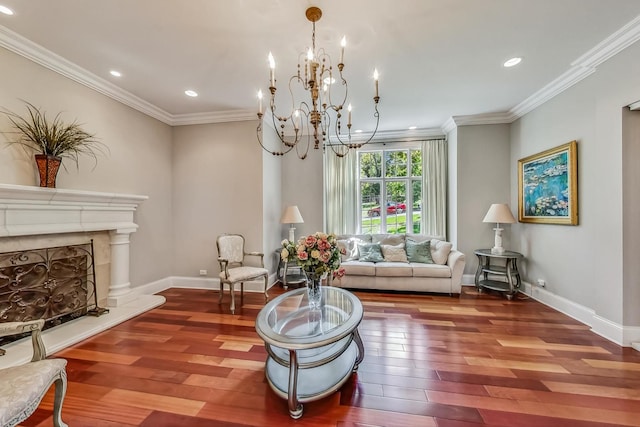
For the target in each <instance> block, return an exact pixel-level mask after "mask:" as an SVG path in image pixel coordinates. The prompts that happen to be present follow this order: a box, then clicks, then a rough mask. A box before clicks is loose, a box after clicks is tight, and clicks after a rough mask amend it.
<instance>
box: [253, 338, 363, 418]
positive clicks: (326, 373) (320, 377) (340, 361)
mask: <svg viewBox="0 0 640 427" xmlns="http://www.w3.org/2000/svg"><path fill="white" fill-rule="evenodd" d="M357 359H358V346H357V345H356V342H355V341H352V342H351V344H349V347H348V348H347V349H346V350H345V351H344V352H343V353H342V354H341V355H339V356H338V357H337V358H335V359H333V360H332V361H330V362H328V363H325V364H323V365H320V366H315V367H311V368H298V370H297V381H296V388H297V390H296V396H293V397H294V398H295V399H296V400H297V401H298V402H300V403H305V402H311V401H314V400H318V399H322V398H323V397H325V396H328V395H330V394H332V393H334V392H336V391H337V390H338V389H340V387H342V385H343V384H344V383H345V382H346V381H347V380H348V379H349V377H350V376H351V374H352V373H353V371H354V368H355V366H356V360H357ZM265 375H266V378H267V381H268V383H269V385H270V386H271V388H272V389H273V391H274V392H275V393H276V394H277V395H278V396H280V397H282V398H284V399H289V398H290V397H289V381H290V379H289V375H290V368H289V366H284V365H281V364H279V363H278V362H276V361H275V360H274V359H273V358H272V357H269V358H268V359H267V363H266V365H265ZM300 416H302V412H300V414H299V415H298V414H296V416H294V414H292V417H294V418H299V417H300Z"/></svg>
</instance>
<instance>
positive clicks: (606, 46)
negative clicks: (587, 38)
mask: <svg viewBox="0 0 640 427" xmlns="http://www.w3.org/2000/svg"><path fill="white" fill-rule="evenodd" d="M638 40H640V16H636V17H635V19H633V20H632V21H631V22H629V23H628V24H626V25H625V26H624V27H622V28H620V29H619V30H618V31H616V32H615V33H613V34H611V35H610V36H609V37H607V38H606V39H604V40H603V41H601V42H600V43H598V44H597V45H596V46H595V47H594V48H593V49H591V50H589V51H587V53H585V54H584V55H582V56H581V57H580V58H578V59H576V60H575V61H573V62H572V63H571V66H573V67H593V68H595V67H597V66H598V65H600V64H602V63H603V62H605V61H606V60H608V59H609V58H611V57H612V56H614V55H616V54H618V53H620V52H621V51H623V50H624V49H626V48H627V47H629V46H631V45H632V44H634V43H635V42H637V41H638Z"/></svg>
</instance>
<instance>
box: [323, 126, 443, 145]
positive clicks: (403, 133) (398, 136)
mask: <svg viewBox="0 0 640 427" xmlns="http://www.w3.org/2000/svg"><path fill="white" fill-rule="evenodd" d="M341 138H345V140H346V139H347V136H346V135H341ZM369 138H371V132H361V133H353V134H352V135H351V142H352V143H358V142H363V141H366V140H368V139H369ZM434 138H445V134H444V133H443V132H442V129H439V128H422V129H403V130H379V131H377V132H376V134H375V136H374V138H373V139H372V140H371V141H369V142H370V143H371V144H375V143H379V142H387V141H418V140H425V139H434ZM329 143H330V144H335V143H339V142H338V140H337V138H336V137H335V136H330V137H329Z"/></svg>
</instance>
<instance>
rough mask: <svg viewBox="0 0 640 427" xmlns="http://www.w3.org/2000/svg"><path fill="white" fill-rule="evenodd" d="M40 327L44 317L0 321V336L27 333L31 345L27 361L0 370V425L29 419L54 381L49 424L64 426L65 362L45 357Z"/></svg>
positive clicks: (0, 361)
mask: <svg viewBox="0 0 640 427" xmlns="http://www.w3.org/2000/svg"><path fill="white" fill-rule="evenodd" d="M43 326H44V320H33V321H29V322H5V323H0V337H2V336H7V335H17V334H23V333H27V332H31V342H32V344H33V358H32V359H31V362H29V363H25V364H24V365H19V366H12V367H9V368H4V369H0V426H3V427H13V426H15V425H18V424H20V423H21V422H22V421H24V420H26V419H27V418H29V416H31V414H33V412H35V410H36V409H37V408H38V405H40V401H41V400H42V398H43V397H44V395H45V394H46V393H47V390H49V388H50V387H51V384H53V383H55V387H56V391H55V397H54V401H53V425H54V426H55V427H67V425H66V424H65V423H64V422H63V421H62V401H63V400H64V395H65V393H66V392H67V373H66V371H65V366H66V365H67V361H66V360H64V359H45V357H47V354H46V350H45V348H44V343H43V342H42V338H41V336H40V331H41V330H42V327H43ZM1 366H2V357H0V367H1Z"/></svg>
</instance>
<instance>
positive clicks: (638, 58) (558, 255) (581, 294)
mask: <svg viewBox="0 0 640 427" xmlns="http://www.w3.org/2000/svg"><path fill="white" fill-rule="evenodd" d="M639 75H640V43H636V44H635V45H632V46H630V47H629V48H627V49H626V50H624V51H622V52H621V53H619V54H617V55H616V56H614V57H613V58H612V59H609V60H608V61H607V62H605V63H604V64H602V65H600V66H599V67H598V70H597V71H596V72H595V73H594V74H592V75H591V76H590V77H588V78H587V79H585V80H583V81H581V82H580V83H578V84H576V85H575V86H573V87H571V88H570V89H568V90H566V91H565V92H563V93H562V94H560V95H558V96H556V97H555V98H553V99H552V100H550V101H548V102H547V103H545V104H543V105H542V106H540V107H539V108H537V109H536V110H534V111H532V112H530V113H528V114H527V115H525V116H524V117H522V118H521V119H520V120H518V121H516V122H515V123H513V125H512V127H511V143H512V144H511V182H513V183H516V182H517V160H518V159H520V158H523V157H526V156H528V155H531V154H534V153H537V152H540V151H543V150H546V149H549V148H552V147H555V146H558V145H560V144H564V143H566V142H569V141H571V140H577V141H578V187H579V190H578V197H579V221H580V225H578V226H564V225H547V224H519V225H518V226H517V227H514V228H512V230H513V231H514V236H513V237H514V238H513V239H512V242H511V243H512V245H513V246H514V248H516V250H518V251H519V252H522V253H523V254H524V255H525V257H527V265H528V271H527V277H528V278H529V280H531V281H534V280H535V279H537V278H543V279H545V280H546V281H547V288H546V291H548V292H551V293H553V294H555V295H557V296H559V297H562V298H565V299H567V300H569V301H571V302H573V303H577V304H580V305H582V306H584V307H587V308H589V309H592V310H594V311H595V314H596V318H604V319H606V320H607V321H609V322H614V323H615V324H617V325H621V324H622V322H623V307H625V306H628V305H627V304H623V299H624V297H625V295H624V292H623V290H624V286H623V283H624V279H623V259H624V255H625V254H624V253H623V234H625V233H626V230H625V229H624V228H623V199H622V181H623V178H624V177H623V175H622V170H623V149H622V142H621V141H622V107H624V106H625V105H628V104H630V103H631V102H633V101H637V100H638V99H640V79H639V78H638V76H639ZM636 167H637V166H636ZM634 190H635V191H636V192H637V191H640V188H637V187H636V188H634ZM516 203H517V186H516V185H514V186H512V188H511V204H512V205H513V206H516ZM636 219H637V217H636ZM627 255H631V257H632V258H633V259H635V260H636V261H635V262H637V259H638V258H639V257H640V254H638V253H635V254H627ZM635 280H636V282H635V283H634V284H633V285H632V286H633V287H637V280H638V278H637V277H636V278H635ZM636 293H637V291H636ZM636 298H637V297H636ZM631 304H632V307H631V309H632V310H636V311H635V312H636V313H637V310H638V307H640V301H638V300H635V301H633V302H632V303H631ZM624 318H626V319H634V323H636V322H637V321H638V318H639V316H638V315H637V314H636V315H633V316H632V315H625V316H624ZM605 323H606V322H605ZM636 324H637V323H636ZM597 329H598V328H597V327H596V330H597Z"/></svg>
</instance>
